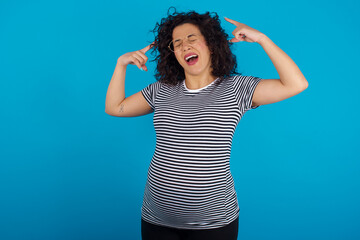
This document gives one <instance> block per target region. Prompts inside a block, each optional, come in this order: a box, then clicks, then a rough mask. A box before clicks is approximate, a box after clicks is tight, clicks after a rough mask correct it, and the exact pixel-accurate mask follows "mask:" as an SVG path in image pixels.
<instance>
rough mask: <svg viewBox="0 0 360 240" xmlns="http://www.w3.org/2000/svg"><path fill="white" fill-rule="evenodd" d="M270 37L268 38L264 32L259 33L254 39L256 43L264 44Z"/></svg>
mask: <svg viewBox="0 0 360 240" xmlns="http://www.w3.org/2000/svg"><path fill="white" fill-rule="evenodd" d="M269 40H270V38H268V36H266V35H265V34H261V36H260V37H259V39H258V40H257V41H256V42H257V43H258V44H260V45H262V44H264V43H265V42H266V41H269Z"/></svg>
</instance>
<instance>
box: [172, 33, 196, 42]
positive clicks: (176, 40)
mask: <svg viewBox="0 0 360 240" xmlns="http://www.w3.org/2000/svg"><path fill="white" fill-rule="evenodd" d="M193 35H196V33H191V34H189V35H187V38H188V37H191V36H193ZM178 41H180V38H178V39H175V40H174V42H178Z"/></svg>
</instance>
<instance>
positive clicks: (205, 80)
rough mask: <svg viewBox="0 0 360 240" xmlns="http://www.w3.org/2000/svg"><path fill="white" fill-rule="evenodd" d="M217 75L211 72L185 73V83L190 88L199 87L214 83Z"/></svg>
mask: <svg viewBox="0 0 360 240" xmlns="http://www.w3.org/2000/svg"><path fill="white" fill-rule="evenodd" d="M216 78H217V77H215V76H213V75H211V74H210V73H209V74H202V75H188V74H186V73H185V84H186V87H187V88H188V89H199V88H202V87H205V86H207V85H209V84H210V83H212V82H213V81H214V80H215V79H216Z"/></svg>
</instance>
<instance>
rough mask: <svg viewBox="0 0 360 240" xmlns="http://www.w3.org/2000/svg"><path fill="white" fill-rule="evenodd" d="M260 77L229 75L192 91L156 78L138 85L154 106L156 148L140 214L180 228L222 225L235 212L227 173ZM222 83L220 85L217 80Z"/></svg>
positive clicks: (233, 218)
mask: <svg viewBox="0 0 360 240" xmlns="http://www.w3.org/2000/svg"><path fill="white" fill-rule="evenodd" d="M260 80H261V78H258V77H253V76H241V75H237V76H232V77H228V78H225V79H224V80H223V81H221V82H220V81H219V78H218V79H215V80H214V81H213V82H212V83H210V84H209V85H207V86H205V87H203V88H200V89H196V90H191V89H187V87H186V85H185V81H184V80H183V81H181V82H179V83H178V84H177V85H175V86H170V85H166V84H164V83H162V82H160V81H156V82H154V83H151V84H149V85H148V86H147V87H145V88H144V89H142V90H141V92H142V94H143V95H144V97H145V99H146V101H147V102H148V103H149V105H150V106H151V108H152V109H153V110H154V116H153V123H154V128H155V133H156V147H155V151H154V154H153V157H152V160H151V162H150V166H149V170H148V176H147V182H146V185H145V191H144V198H143V205H142V208H141V217H142V219H143V220H145V221H147V222H150V223H153V224H157V225H162V226H168V227H174V228H180V229H211V228H218V227H222V226H224V225H226V224H229V223H230V222H232V221H233V220H235V219H236V218H237V217H238V215H239V211H240V209H239V206H238V201H237V195H236V192H235V188H234V181H233V178H232V175H231V172H230V162H229V161H230V151H231V144H232V138H233V135H234V132H235V129H236V126H237V124H238V122H239V121H240V119H241V118H242V116H243V115H244V113H245V112H246V111H248V110H250V109H254V108H257V107H258V106H255V107H251V104H252V95H253V93H254V90H255V87H256V86H257V84H258V83H259V82H260ZM218 82H220V83H219V84H217V83H218Z"/></svg>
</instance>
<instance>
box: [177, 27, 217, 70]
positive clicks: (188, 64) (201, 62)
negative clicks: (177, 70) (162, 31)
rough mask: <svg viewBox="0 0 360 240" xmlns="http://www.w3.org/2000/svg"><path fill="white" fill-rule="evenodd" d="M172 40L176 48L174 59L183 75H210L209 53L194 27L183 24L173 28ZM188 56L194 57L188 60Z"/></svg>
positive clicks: (198, 31) (196, 28) (197, 29)
mask: <svg viewBox="0 0 360 240" xmlns="http://www.w3.org/2000/svg"><path fill="white" fill-rule="evenodd" d="M172 38H173V43H174V46H176V47H175V50H176V51H175V52H174V54H175V57H176V59H177V61H178V62H179V64H180V65H181V66H182V67H183V68H184V71H185V75H200V74H204V73H211V57H210V51H209V48H208V46H207V45H206V40H205V37H204V36H203V35H202V34H201V32H200V29H199V28H198V27H197V26H196V25H194V24H191V23H184V24H182V25H179V26H177V27H175V28H174V31H173V34H172ZM194 39H195V41H194ZM190 56H195V57H192V58H190V59H189V58H188V57H190ZM186 59H188V60H186Z"/></svg>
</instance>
